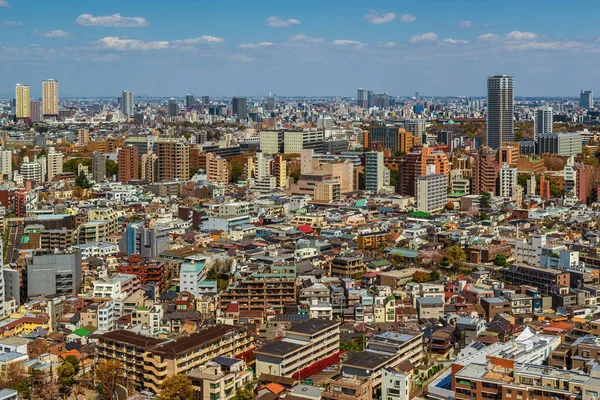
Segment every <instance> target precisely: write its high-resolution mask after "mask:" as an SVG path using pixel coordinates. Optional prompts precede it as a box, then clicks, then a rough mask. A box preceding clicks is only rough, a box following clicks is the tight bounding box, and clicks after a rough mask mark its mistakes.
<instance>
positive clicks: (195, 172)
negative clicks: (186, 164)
mask: <svg viewBox="0 0 600 400" xmlns="http://www.w3.org/2000/svg"><path fill="white" fill-rule="evenodd" d="M198 171H200V167H190V179H192V178H193V177H194V175H196V174H197V173H198Z"/></svg>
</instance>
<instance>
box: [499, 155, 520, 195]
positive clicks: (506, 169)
mask: <svg viewBox="0 0 600 400" xmlns="http://www.w3.org/2000/svg"><path fill="white" fill-rule="evenodd" d="M499 181H500V184H499V186H500V187H499V190H498V192H499V193H498V194H499V195H500V197H509V198H512V197H513V194H514V192H515V188H516V187H517V168H511V167H510V165H508V164H507V163H504V164H502V168H500V179H499Z"/></svg>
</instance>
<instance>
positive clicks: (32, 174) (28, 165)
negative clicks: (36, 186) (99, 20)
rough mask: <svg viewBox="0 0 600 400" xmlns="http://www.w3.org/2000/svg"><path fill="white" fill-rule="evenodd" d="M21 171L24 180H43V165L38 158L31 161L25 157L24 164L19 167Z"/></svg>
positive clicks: (38, 181) (39, 181) (37, 181)
mask: <svg viewBox="0 0 600 400" xmlns="http://www.w3.org/2000/svg"><path fill="white" fill-rule="evenodd" d="M19 173H20V174H21V176H22V177H23V180H24V181H31V182H36V183H42V182H43V178H44V175H43V174H42V165H41V164H40V163H39V162H38V161H37V160H36V161H31V162H30V161H29V157H27V156H25V157H23V164H21V167H20V168H19Z"/></svg>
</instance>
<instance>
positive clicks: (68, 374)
mask: <svg viewBox="0 0 600 400" xmlns="http://www.w3.org/2000/svg"><path fill="white" fill-rule="evenodd" d="M75 375H76V371H75V367H74V366H73V364H71V363H70V362H67V361H65V362H63V363H62V364H61V365H60V366H59V367H58V382H59V384H60V392H61V393H64V394H69V393H70V392H71V387H72V386H73V384H74V383H75Z"/></svg>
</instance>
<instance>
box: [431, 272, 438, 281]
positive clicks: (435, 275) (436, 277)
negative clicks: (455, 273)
mask: <svg viewBox="0 0 600 400" xmlns="http://www.w3.org/2000/svg"><path fill="white" fill-rule="evenodd" d="M438 279H440V273H439V272H437V271H436V270H433V271H431V272H430V273H429V280H430V281H437V280H438Z"/></svg>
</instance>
